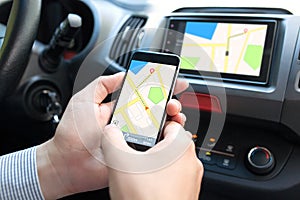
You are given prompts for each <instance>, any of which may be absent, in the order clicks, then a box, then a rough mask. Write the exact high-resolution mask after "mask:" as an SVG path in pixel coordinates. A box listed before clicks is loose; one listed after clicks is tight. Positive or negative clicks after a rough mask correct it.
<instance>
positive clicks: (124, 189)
mask: <svg viewBox="0 0 300 200" xmlns="http://www.w3.org/2000/svg"><path fill="white" fill-rule="evenodd" d="M184 132H185V130H184V129H183V128H182V127H181V125H180V124H178V123H176V122H169V123H167V125H166V127H165V129H164V135H165V138H164V140H162V141H161V142H159V143H158V144H157V145H156V146H154V147H152V148H151V149H149V150H148V151H147V152H144V153H143V154H144V155H143V157H145V156H149V154H152V153H154V152H156V153H157V154H156V155H155V154H152V155H150V156H151V157H153V156H154V157H155V158H153V160H154V161H157V160H165V159H168V155H167V154H164V155H163V154H162V153H161V150H162V149H164V148H168V147H169V146H170V145H171V144H172V143H173V140H176V139H178V138H177V134H185V133H184ZM104 136H105V139H107V141H106V143H111V145H106V144H103V151H104V156H105V157H106V156H107V155H109V156H114V159H119V160H116V162H118V163H119V165H122V163H123V162H124V160H125V161H126V158H124V157H122V158H121V157H119V156H118V155H113V153H107V152H113V151H111V148H113V146H115V147H117V148H119V149H121V150H123V151H124V152H129V153H131V154H136V155H139V154H141V152H136V151H135V150H133V149H131V148H130V147H129V146H128V145H127V144H126V142H125V140H124V139H123V135H122V132H121V131H120V130H119V129H118V128H117V127H115V126H113V125H108V126H107V127H106V128H105V130H104ZM103 142H104V141H103ZM138 158H139V157H138V156H137V158H136V159H134V160H133V159H131V158H127V159H128V160H131V161H133V162H132V165H144V166H148V165H152V163H150V162H151V161H150V162H149V163H145V161H144V160H143V161H142V160H139V159H138ZM140 158H142V157H140ZM107 159H109V158H107ZM141 162H143V163H142V164H141ZM126 165H127V164H126ZM122 167H124V166H119V168H122ZM108 173H109V191H110V196H111V199H112V200H115V199H116V200H119V199H122V200H140V199H143V200H148V199H149V200H152V199H155V200H169V199H172V200H197V199H198V195H199V191H200V185H201V180H202V176H203V166H202V164H201V162H200V161H199V159H198V158H197V157H196V154H195V146H194V143H193V142H192V140H191V139H190V143H189V145H188V147H187V149H185V152H183V154H181V155H178V157H177V159H176V160H174V162H171V163H169V164H168V165H165V166H164V167H162V168H160V169H157V170H155V171H150V172H145V173H141V172H136V173H135V172H133V171H130V172H126V171H123V170H118V169H116V168H109V170H108Z"/></svg>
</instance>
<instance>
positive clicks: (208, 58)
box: [165, 20, 275, 83]
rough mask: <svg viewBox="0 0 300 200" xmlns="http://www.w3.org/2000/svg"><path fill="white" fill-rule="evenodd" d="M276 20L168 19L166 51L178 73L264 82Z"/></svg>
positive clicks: (266, 77)
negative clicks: (177, 60) (175, 62)
mask: <svg viewBox="0 0 300 200" xmlns="http://www.w3.org/2000/svg"><path fill="white" fill-rule="evenodd" d="M274 34H275V21H253V22H251V20H247V21H246V20H245V21H242V20H240V21H236V22H233V21H230V20H228V21H221V20H220V21H213V20H201V21H200V20H170V23H169V32H168V35H167V37H166V42H165V50H166V51H167V52H173V53H176V54H178V55H180V57H181V66H180V69H181V72H184V73H186V74H193V73H194V74H197V73H198V74H201V72H203V73H202V74H205V75H208V76H213V75H214V74H216V73H220V74H221V76H222V77H223V78H225V79H235V80H240V81H258V82H263V83H266V82H267V79H268V72H269V66H270V59H271V52H272V47H273V39H274Z"/></svg>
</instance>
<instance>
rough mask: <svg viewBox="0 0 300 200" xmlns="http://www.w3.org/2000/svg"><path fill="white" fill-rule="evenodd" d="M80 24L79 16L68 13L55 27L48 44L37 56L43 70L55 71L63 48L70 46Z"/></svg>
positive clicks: (60, 59)
mask: <svg viewBox="0 0 300 200" xmlns="http://www.w3.org/2000/svg"><path fill="white" fill-rule="evenodd" d="M81 25H82V20H81V17H80V16H78V15H76V14H69V15H68V17H67V18H66V19H65V20H64V21H63V22H61V24H60V25H59V26H58V27H57V28H56V30H55V32H54V34H53V36H52V38H51V41H50V43H49V46H48V47H47V48H46V49H44V51H43V52H42V53H41V54H40V56H39V63H40V66H41V68H42V69H43V70H45V71H46V72H49V73H52V72H55V71H57V69H58V67H59V65H60V63H61V61H62V59H63V56H62V54H63V52H64V50H65V49H66V48H67V47H69V46H70V44H71V42H72V40H73V39H74V38H75V36H76V34H77V33H78V31H79V29H80V28H81Z"/></svg>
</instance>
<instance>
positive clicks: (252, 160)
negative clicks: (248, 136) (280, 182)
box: [246, 146, 275, 175]
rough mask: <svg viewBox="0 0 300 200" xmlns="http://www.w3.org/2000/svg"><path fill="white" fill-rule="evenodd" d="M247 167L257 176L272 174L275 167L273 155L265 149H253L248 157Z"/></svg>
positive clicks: (258, 147)
mask: <svg viewBox="0 0 300 200" xmlns="http://www.w3.org/2000/svg"><path fill="white" fill-rule="evenodd" d="M246 163H247V167H248V168H249V170H250V171H252V172H253V173H255V174H259V175H263V174H268V173H270V172H271V171H272V170H273V168H274V166H275V159H274V156H273V154H272V153H271V152H270V151H269V150H268V149H267V148H265V147H260V146H257V147H253V148H252V149H251V150H250V151H249V153H248V155H247V160H246Z"/></svg>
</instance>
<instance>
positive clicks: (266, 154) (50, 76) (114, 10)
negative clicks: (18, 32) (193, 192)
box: [0, 0, 300, 200]
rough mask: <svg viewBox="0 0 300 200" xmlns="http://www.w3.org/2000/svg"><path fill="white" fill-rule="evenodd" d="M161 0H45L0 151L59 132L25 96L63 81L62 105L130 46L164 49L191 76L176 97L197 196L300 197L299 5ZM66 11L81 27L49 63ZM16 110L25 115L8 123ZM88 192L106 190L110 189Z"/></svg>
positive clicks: (59, 87) (121, 67)
mask: <svg viewBox="0 0 300 200" xmlns="http://www.w3.org/2000/svg"><path fill="white" fill-rule="evenodd" d="M134 2H135V1H134ZM162 4H163V5H161V6H160V5H159V3H156V4H154V3H153V4H150V3H149V4H147V3H144V4H142V3H140V4H139V3H138V2H137V3H136V4H134V3H132V4H126V3H124V2H123V1H105V0H93V1H89V0H87V1H69V2H68V3H66V2H64V1H52V0H48V1H44V2H43V9H42V12H43V13H42V18H41V23H40V30H39V33H38V37H37V40H36V42H35V44H34V46H33V50H32V55H31V58H30V61H29V64H28V67H27V69H26V72H25V74H24V76H23V78H22V80H21V82H20V84H19V86H18V90H17V91H16V93H15V94H14V95H13V96H12V97H10V100H9V101H7V102H6V104H5V106H2V107H3V108H2V110H3V113H5V115H6V117H3V116H2V117H1V125H2V124H3V125H2V127H3V128H2V131H1V132H3V131H8V132H9V133H11V136H7V137H5V138H3V139H1V140H2V141H4V139H5V140H6V141H8V143H7V144H3V145H2V148H3V149H2V152H4V153H5V152H9V151H13V150H17V149H19V148H22V147H26V146H29V145H34V144H37V143H39V142H42V141H45V140H47V139H49V138H50V137H52V135H53V134H54V133H53V129H51V128H49V127H52V125H51V122H49V120H50V118H49V116H48V115H46V114H45V113H44V114H43V113H42V114H41V113H40V112H38V110H36V108H34V106H32V104H31V103H28V102H30V98H32V96H34V94H36V92H37V91H38V90H41V89H43V90H44V89H48V90H55V91H57V93H58V94H60V97H59V99H60V101H61V104H62V106H63V107H65V106H66V104H67V102H68V100H69V98H70V97H71V95H72V94H74V93H75V92H77V91H79V90H80V89H82V88H83V87H84V86H85V85H87V84H88V83H89V82H90V81H92V80H93V79H95V78H96V77H98V76H100V75H106V74H113V73H116V72H119V71H125V70H126V67H127V64H128V62H129V59H130V56H131V54H132V52H134V51H136V50H150V51H156V52H168V53H174V54H177V55H179V56H181V70H180V75H179V77H180V78H183V79H185V80H187V81H188V82H189V88H188V89H187V90H186V91H184V92H182V93H181V94H178V95H176V96H175V97H174V98H177V99H178V100H179V101H180V102H181V104H182V106H183V111H182V112H183V113H184V114H185V115H186V116H187V122H186V125H185V128H186V129H187V130H188V131H190V132H191V133H192V134H193V138H194V141H195V144H196V149H195V150H196V154H197V156H198V157H199V159H200V160H201V161H202V163H203V164H204V168H205V173H204V179H203V183H202V187H201V193H200V196H199V199H204V200H205V199H210V200H213V199H241V198H243V199H253V198H256V199H283V198H287V199H299V196H300V192H299V189H300V175H299V173H298V169H299V167H300V159H299V158H300V123H299V119H300V32H299V27H300V15H299V16H298V15H296V14H293V13H291V12H290V11H288V10H287V9H284V8H268V7H263V6H260V5H259V3H257V4H256V5H255V6H252V7H242V6H241V7H228V6H227V7H225V6H224V7H221V6H212V5H211V4H208V5H204V6H203V5H201V1H200V2H198V3H197V4H196V3H193V4H191V6H190V5H189V4H187V5H184V3H178V5H177V4H175V3H174V5H172V6H171V5H170V6H169V7H168V6H166V5H164V3H162ZM181 4H183V5H181ZM8 5H9V3H8V4H6V3H5V4H4V3H3V5H1V4H0V8H2V9H3V10H6V6H8ZM69 12H72V13H77V14H78V15H80V16H81V17H82V18H83V27H82V29H81V33H80V34H79V35H80V36H78V37H77V38H76V40H75V43H76V44H75V45H74V46H73V47H72V48H71V49H69V50H68V53H69V54H68V55H72V56H71V57H65V59H66V61H65V64H64V65H65V66H64V67H65V68H64V69H62V70H60V71H58V72H55V73H48V72H45V71H44V70H42V69H41V68H40V67H39V62H38V57H39V54H40V52H41V51H43V49H44V48H45V47H46V46H47V44H48V42H49V41H50V38H51V34H52V32H53V31H54V30H55V27H56V25H57V24H59V22H60V21H61V20H63V19H64V17H65V15H66V14H67V13H69ZM55 13H60V14H55ZM5 20H6V19H5V18H3V19H0V21H1V23H3V24H5ZM52 20H55V21H52ZM49 29H50V30H49ZM224 66H225V67H224ZM66 77H68V78H66ZM22 102H23V103H22ZM24 102H25V103H24ZM16 105H17V106H16ZM11 110H17V111H16V112H15V113H14V114H12V113H11ZM16 113H17V114H16ZM12 119H16V120H19V121H22V122H20V124H21V125H20V126H19V127H13V128H12V127H11V121H12ZM21 130H22V134H21V133H20V131H21ZM41 132H42V133H41ZM43 132H44V133H45V134H43ZM1 137H3V136H1ZM15 137H18V138H19V139H18V140H15ZM33 138H34V139H33ZM82 195H87V196H88V197H90V198H93V197H94V196H97V197H98V198H99V197H102V196H103V198H107V199H108V198H109V197H108V194H107V190H100V191H96V192H93V193H91V194H88V193H87V194H82ZM89 195H90V196H89ZM80 197H82V196H76V195H74V196H73V197H67V198H70V199H72V198H73V199H76V198H80ZM67 198H66V199H67Z"/></svg>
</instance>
